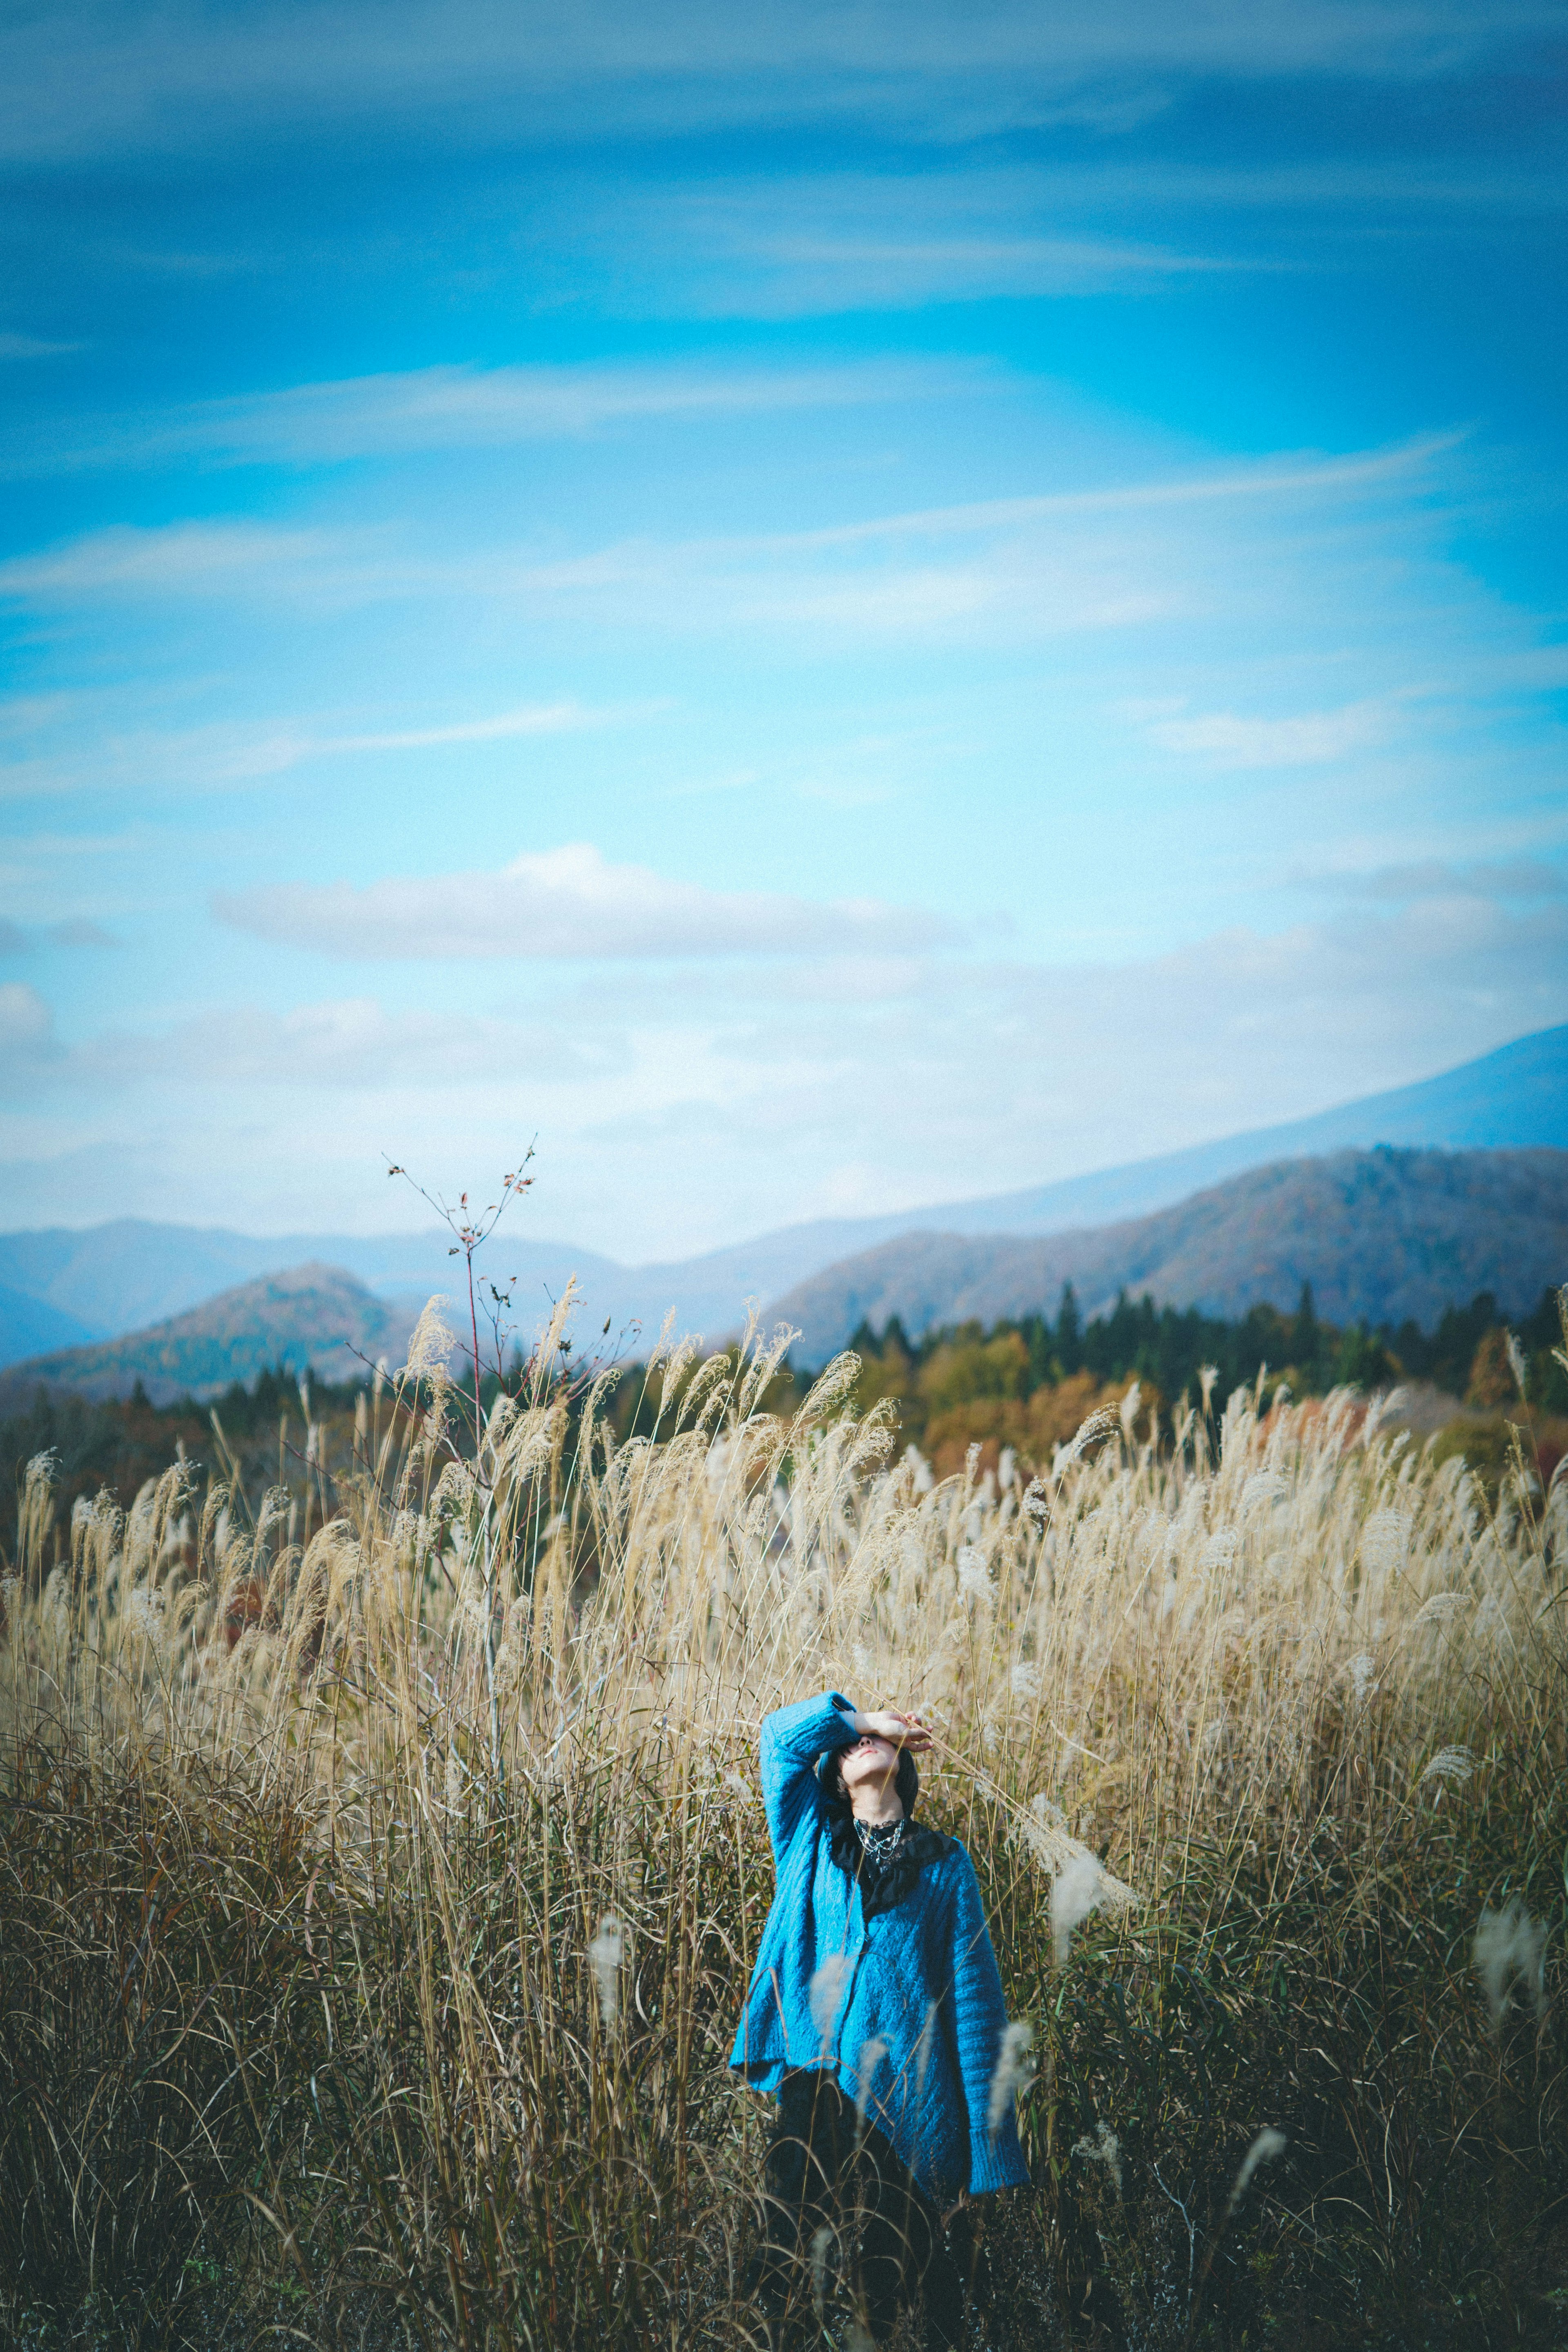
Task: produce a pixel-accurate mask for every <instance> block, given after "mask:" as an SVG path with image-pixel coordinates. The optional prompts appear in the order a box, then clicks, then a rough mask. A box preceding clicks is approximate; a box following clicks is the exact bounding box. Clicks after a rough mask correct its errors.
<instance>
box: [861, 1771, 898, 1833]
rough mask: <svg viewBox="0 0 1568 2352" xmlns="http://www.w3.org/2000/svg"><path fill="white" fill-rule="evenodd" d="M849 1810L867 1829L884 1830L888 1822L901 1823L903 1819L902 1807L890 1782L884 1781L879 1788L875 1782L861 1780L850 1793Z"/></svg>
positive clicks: (896, 1791)
mask: <svg viewBox="0 0 1568 2352" xmlns="http://www.w3.org/2000/svg"><path fill="white" fill-rule="evenodd" d="M849 1810H850V1811H851V1812H852V1813H853V1814H854V1816H855V1818H856V1820H857V1821H858V1822H865V1823H866V1826H867V1828H868V1829H886V1828H887V1826H888V1824H889V1822H901V1821H902V1820H903V1818H904V1808H903V1805H902V1803H901V1802H900V1798H899V1793H898V1790H896V1789H895V1788H894V1786H893V1784H892V1782H891V1780H884V1781H882V1782H881V1783H880V1785H879V1784H878V1783H877V1782H875V1781H866V1780H862V1781H861V1783H860V1785H859V1787H858V1789H856V1790H852V1791H851V1793H850V1798H849Z"/></svg>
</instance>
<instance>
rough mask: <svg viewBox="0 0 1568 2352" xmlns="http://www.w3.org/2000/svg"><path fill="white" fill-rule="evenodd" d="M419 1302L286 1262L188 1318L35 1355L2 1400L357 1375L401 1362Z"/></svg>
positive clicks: (182, 1390)
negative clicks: (278, 1376)
mask: <svg viewBox="0 0 1568 2352" xmlns="http://www.w3.org/2000/svg"><path fill="white" fill-rule="evenodd" d="M424 1304H425V1302H424V1300H423V1298H408V1299H402V1300H398V1299H387V1298H378V1297H376V1295H375V1293H374V1291H373V1290H367V1289H366V1288H365V1286H364V1285H363V1282H356V1281H355V1279H354V1277H353V1275H352V1274H347V1273H345V1272H344V1271H343V1269H342V1266H336V1265H299V1266H291V1267H289V1268H288V1269H287V1270H286V1271H285V1272H283V1273H281V1274H269V1275H265V1276H263V1277H262V1278H261V1280H260V1281H258V1282H247V1283H242V1284H240V1285H239V1286H238V1287H237V1288H236V1289H233V1290H225V1291H221V1292H220V1293H219V1294H218V1296H217V1297H216V1298H209V1299H207V1300H205V1302H204V1304H203V1305H202V1306H200V1307H192V1308H191V1309H190V1310H189V1311H188V1312H187V1313H185V1314H184V1315H176V1316H172V1317H171V1318H169V1319H168V1320H167V1321H165V1322H162V1323H155V1324H154V1325H153V1327H152V1328H151V1329H150V1330H146V1331H139V1332H134V1333H132V1335H130V1336H129V1337H128V1338H125V1339H105V1340H98V1341H96V1342H94V1343H93V1344H92V1345H90V1346H88V1347H85V1348H69V1349H61V1350H58V1352H56V1353H55V1354H53V1355H47V1356H38V1357H36V1358H35V1359H34V1360H32V1361H31V1362H30V1363H26V1364H19V1365H14V1366H12V1367H11V1369H10V1370H7V1371H5V1372H3V1373H0V1405H3V1404H5V1403H7V1402H10V1403H16V1402H19V1401H21V1400H23V1399H25V1398H27V1397H30V1396H31V1395H32V1394H33V1393H34V1391H36V1390H37V1389H39V1388H49V1389H56V1390H65V1389H68V1390H71V1391H74V1392H75V1393H76V1394H77V1395H78V1396H85V1397H88V1398H89V1399H91V1400H93V1401H95V1402H96V1401H98V1400H100V1399H101V1398H104V1397H122V1396H129V1395H130V1393H131V1391H132V1389H133V1388H135V1387H136V1385H137V1383H138V1382H140V1383H141V1385H142V1388H143V1389H144V1390H145V1391H146V1393H147V1395H148V1396H149V1397H150V1398H151V1400H152V1402H153V1403H154V1404H169V1403H171V1402H174V1400H175V1399H176V1398H179V1397H187V1396H188V1397H194V1398H195V1400H196V1402H198V1403H201V1402H205V1401H206V1400H207V1399H208V1398H210V1397H216V1396H221V1395H222V1394H223V1392H224V1391H225V1390H226V1388H228V1387H229V1386H230V1384H231V1383H232V1382H233V1381H240V1382H241V1384H242V1385H245V1386H248V1385H249V1383H250V1382H251V1381H254V1380H255V1378H256V1375H257V1374H258V1372H259V1371H262V1370H266V1368H267V1367H268V1365H271V1364H278V1363H287V1364H289V1365H291V1366H292V1367H293V1368H294V1370H296V1371H303V1370H305V1368H306V1367H307V1366H309V1367H310V1370H311V1371H312V1372H314V1373H315V1375H316V1376H317V1378H318V1379H320V1380H326V1381H355V1380H362V1379H363V1377H364V1374H365V1369H366V1365H367V1363H368V1364H374V1363H375V1362H376V1361H377V1360H378V1359H380V1358H383V1357H384V1358H385V1360H387V1362H388V1363H389V1364H393V1365H396V1364H400V1363H401V1362H402V1361H403V1359H404V1357H405V1354H406V1352H407V1348H408V1338H409V1334H410V1332H411V1331H412V1330H413V1328H414V1325H415V1322H416V1319H417V1317H418V1314H419V1310H420V1308H421V1307H423V1306H424Z"/></svg>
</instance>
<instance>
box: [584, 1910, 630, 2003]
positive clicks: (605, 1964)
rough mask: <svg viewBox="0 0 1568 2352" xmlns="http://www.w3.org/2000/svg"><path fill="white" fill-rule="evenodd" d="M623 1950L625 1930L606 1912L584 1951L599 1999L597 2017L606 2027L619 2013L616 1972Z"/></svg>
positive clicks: (609, 1912)
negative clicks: (586, 1952)
mask: <svg viewBox="0 0 1568 2352" xmlns="http://www.w3.org/2000/svg"><path fill="white" fill-rule="evenodd" d="M625 1955H626V1930H625V1929H624V1928H623V1927H622V1926H621V1923H620V1921H619V1920H618V1919H617V1918H616V1915H615V1913H614V1912H613V1911H606V1912H605V1916H604V1917H603V1918H602V1919H601V1920H600V1922H599V1932H598V1934H597V1935H596V1936H595V1938H594V1940H593V1942H592V1943H591V1944H590V1945H589V1947H588V1964H589V1966H590V1968H592V1969H593V1971H594V1984H595V1990H597V1992H598V1996H599V2015H600V2017H601V2018H602V2019H603V2020H604V2021H605V2024H606V2025H614V2023H615V2021H616V2017H617V2016H618V2015H619V2013H620V2005H621V2003H620V1990H621V1989H620V1983H619V1979H618V1971H619V1969H620V1965H621V1961H622V1959H623V1958H624V1957H625Z"/></svg>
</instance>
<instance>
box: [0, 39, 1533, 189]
mask: <svg viewBox="0 0 1568 2352" xmlns="http://www.w3.org/2000/svg"><path fill="white" fill-rule="evenodd" d="M1558 22H1559V20H1558V19H1557V17H1556V16H1554V14H1553V13H1552V10H1551V9H1550V8H1549V7H1546V6H1543V5H1529V4H1528V0H1519V5H1512V6H1508V7H1492V8H1488V9H1486V10H1485V11H1481V12H1478V11H1477V10H1476V9H1475V8H1474V7H1467V6H1465V5H1462V0H1426V5H1423V6H1422V7H1420V8H1419V9H1415V10H1412V9H1410V8H1407V7H1401V6H1398V5H1379V0H1371V5H1358V0H1299V5H1295V6H1292V7H1290V8H1289V9H1268V10H1259V9H1257V8H1254V7H1248V6H1247V5H1245V0H1222V5H1215V6H1210V7H1206V8H1205V9H1204V10H1202V11H1200V12H1195V13H1194V12H1193V11H1186V12H1183V13H1173V12H1172V11H1171V10H1170V9H1169V8H1168V7H1163V6H1161V5H1155V0H1131V5H1124V6H1119V7H1116V8H1106V7H1103V6H1095V5H1090V0H1063V5H1058V6H1055V7H1052V8H1050V9H1045V10H1042V9H1040V8H1038V7H1037V6H1031V5H1027V0H1005V5H999V6H996V7H994V8H992V9H990V10H989V11H987V12H986V14H985V15H984V16H983V17H974V16H964V15H963V14H961V13H959V12H955V11H954V10H952V8H950V7H946V6H942V5H931V0H921V4H920V5H910V6H903V7H899V6H895V5H892V0H875V5H868V6H866V7H863V8H857V9H854V10H847V11H846V10H831V9H830V10H803V9H801V8H799V7H797V6H791V5H788V0H768V5H763V6H760V7H757V8H754V9H751V10H747V11H744V12H737V11H735V10H732V9H724V8H719V7H714V6H712V5H698V4H697V0H687V5H677V6H673V7H669V8H666V9H663V10H660V11H658V12H657V13H651V14H650V12H648V11H647V9H645V8H639V7H637V5H634V0H595V5H589V6H585V7H584V8H581V9H577V10H557V11H553V12H552V11H549V10H543V9H540V8H536V7H531V8H525V9H522V10H519V11H510V12H509V11H504V10H503V11H499V12H498V11H497V10H495V9H494V8H492V7H489V6H487V5H482V0H454V5H447V6H445V7H439V6H437V5H434V0H391V5H379V6H377V5H368V0H357V4H356V0H335V5H331V0H330V5H325V6H322V7H321V8H318V9H316V10H314V11H313V12H311V13H310V16H308V17H301V16H300V14H299V12H298V11H297V10H296V9H293V8H290V7H289V6H287V5H280V0H274V5H263V6H259V7H256V8H253V9H249V10H247V11H244V12H239V13H228V12H215V11H211V10H199V9H197V8H195V6H189V5H185V6H179V7H176V8H174V9H172V10H169V11H165V12H163V13H161V14H159V15H158V16H153V17H142V16H124V15H123V14H121V13H120V12H116V11H112V10H108V11H106V10H103V9H100V8H98V7H96V6H91V5H75V6H67V7H65V8H63V9H58V10H51V11H50V12H48V14H47V16H20V17H17V18H15V19H14V20H13V21H12V23H11V24H10V26H8V28H7V33H6V37H5V42H4V46H3V47H0V69H3V71H4V79H5V85H6V87H8V88H9V89H11V90H12V92H13V103H12V104H11V106H10V107H9V108H8V109H7V110H6V114H5V124H4V152H7V153H9V154H11V155H13V156H25V157H38V158H42V157H47V156H61V155H79V154H90V155H99V156H101V155H103V154H105V153H112V152H117V151H124V150H127V149H129V150H132V151H133V152H137V151H139V152H167V151H170V150H174V151H188V150H190V149H192V148H194V147H205V146H209V145H216V144H218V143H220V142H225V141H228V142H232V141H233V140H234V139H235V138H236V137H237V135H241V134H242V133H243V132H245V131H251V132H252V133H253V134H254V133H255V132H257V131H261V130H263V129H273V128H276V127H277V126H279V125H280V124H287V123H293V124H300V125H310V126H313V127H319V126H321V125H323V124H325V123H327V122H331V121H363V120H364V119H366V118H371V119H374V118H375V117H377V116H382V117H386V116H391V117H393V118H394V119H397V118H400V117H402V116H404V115H405V114H411V113H417V116H418V120H419V123H420V129H421V136H422V140H423V141H424V142H428V141H429V140H430V139H431V138H432V136H436V135H443V136H445V137H447V138H453V137H456V136H458V135H459V134H463V135H467V136H468V137H470V138H471V137H472V136H473V135H474V132H475V131H476V130H479V131H493V130H499V129H500V128H502V127H503V126H504V128H505V129H506V130H507V131H508V132H509V133H510V135H511V136H512V137H514V138H516V137H519V136H528V135H530V134H531V135H532V136H533V137H535V138H542V137H544V136H550V137H552V138H554V139H560V138H562V137H563V136H568V137H579V138H581V137H584V136H585V135H590V134H595V133H596V134H597V135H599V136H600V137H603V136H605V135H607V134H611V133H614V132H616V131H619V132H622V133H626V132H634V133H636V134H638V135H641V136H645V137H646V136H648V135H650V134H651V135H658V133H660V132H668V131H671V130H676V129H679V130H681V131H700V130H702V129H705V128H712V127H717V126H719V125H731V126H738V125H752V124H757V123H763V122H765V123H766V124H767V125H768V126H769V127H770V128H775V127H776V126H778V125H779V124H781V123H792V122H798V121H802V120H805V119H808V118H812V117H820V115H821V114H822V113H823V112H824V111H825V110H831V112H832V114H833V115H834V116H835V117H836V118H837V120H839V121H847V122H854V121H861V122H870V123H876V124H879V125H883V126H889V127H891V126H896V127H898V128H900V129H902V130H905V131H916V132H919V133H922V134H923V135H925V136H928V137H933V138H938V139H952V138H953V137H957V136H967V137H970V138H974V137H978V136H981V135H984V133H985V132H986V131H995V130H998V129H1002V128H1006V127H1017V128H1023V127H1030V128H1037V127H1038V126H1039V125H1040V124H1041V123H1042V122H1045V121H1051V120H1052V119H1060V117H1061V116H1062V114H1063V113H1064V112H1067V113H1069V114H1070V113H1072V112H1074V111H1077V112H1079V113H1080V114H1082V113H1085V112H1087V113H1088V114H1089V116H1091V117H1093V118H1095V119H1099V120H1110V121H1114V120H1116V119H1117V114H1118V110H1119V109H1121V110H1122V111H1123V112H1125V110H1126V108H1127V105H1128V101H1129V92H1130V91H1131V92H1132V93H1139V92H1142V100H1143V104H1144V106H1145V107H1147V106H1148V105H1149V104H1150V103H1151V102H1152V101H1151V98H1150V95H1149V85H1150V83H1151V81H1152V82H1153V84H1154V89H1155V93H1156V95H1157V94H1158V92H1159V91H1160V90H1161V89H1163V88H1165V87H1168V86H1169V85H1170V84H1171V83H1172V82H1174V83H1176V84H1177V85H1179V86H1185V85H1186V84H1188V83H1189V82H1190V81H1192V80H1193V79H1195V78H1198V77H1207V76H1211V75H1214V74H1216V73H1217V74H1228V75H1231V76H1234V77H1237V78H1239V79H1243V80H1256V79H1258V78H1260V77H1265V76H1269V75H1287V74H1298V75H1299V74H1307V75H1313V76H1316V75H1325V76H1336V77H1337V76H1344V75H1347V74H1348V75H1353V76H1357V77H1374V78H1379V79H1394V80H1402V79H1422V78H1426V79H1430V78H1431V77H1432V76H1433V75H1434V74H1438V73H1441V72H1442V71H1443V70H1444V69H1445V68H1453V67H1454V66H1455V65H1456V64H1457V63H1458V62H1460V61H1462V60H1467V59H1470V58H1475V57H1477V56H1478V55H1479V54H1484V53H1488V52H1491V53H1495V52H1496V51H1497V50H1498V49H1499V48H1500V47H1504V46H1505V45H1507V44H1508V43H1509V42H1510V39H1511V40H1512V41H1514V42H1518V41H1521V40H1527V39H1529V38H1531V37H1539V36H1541V35H1550V34H1551V33H1552V32H1553V31H1555V30H1556V29H1557V27H1558Z"/></svg>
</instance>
